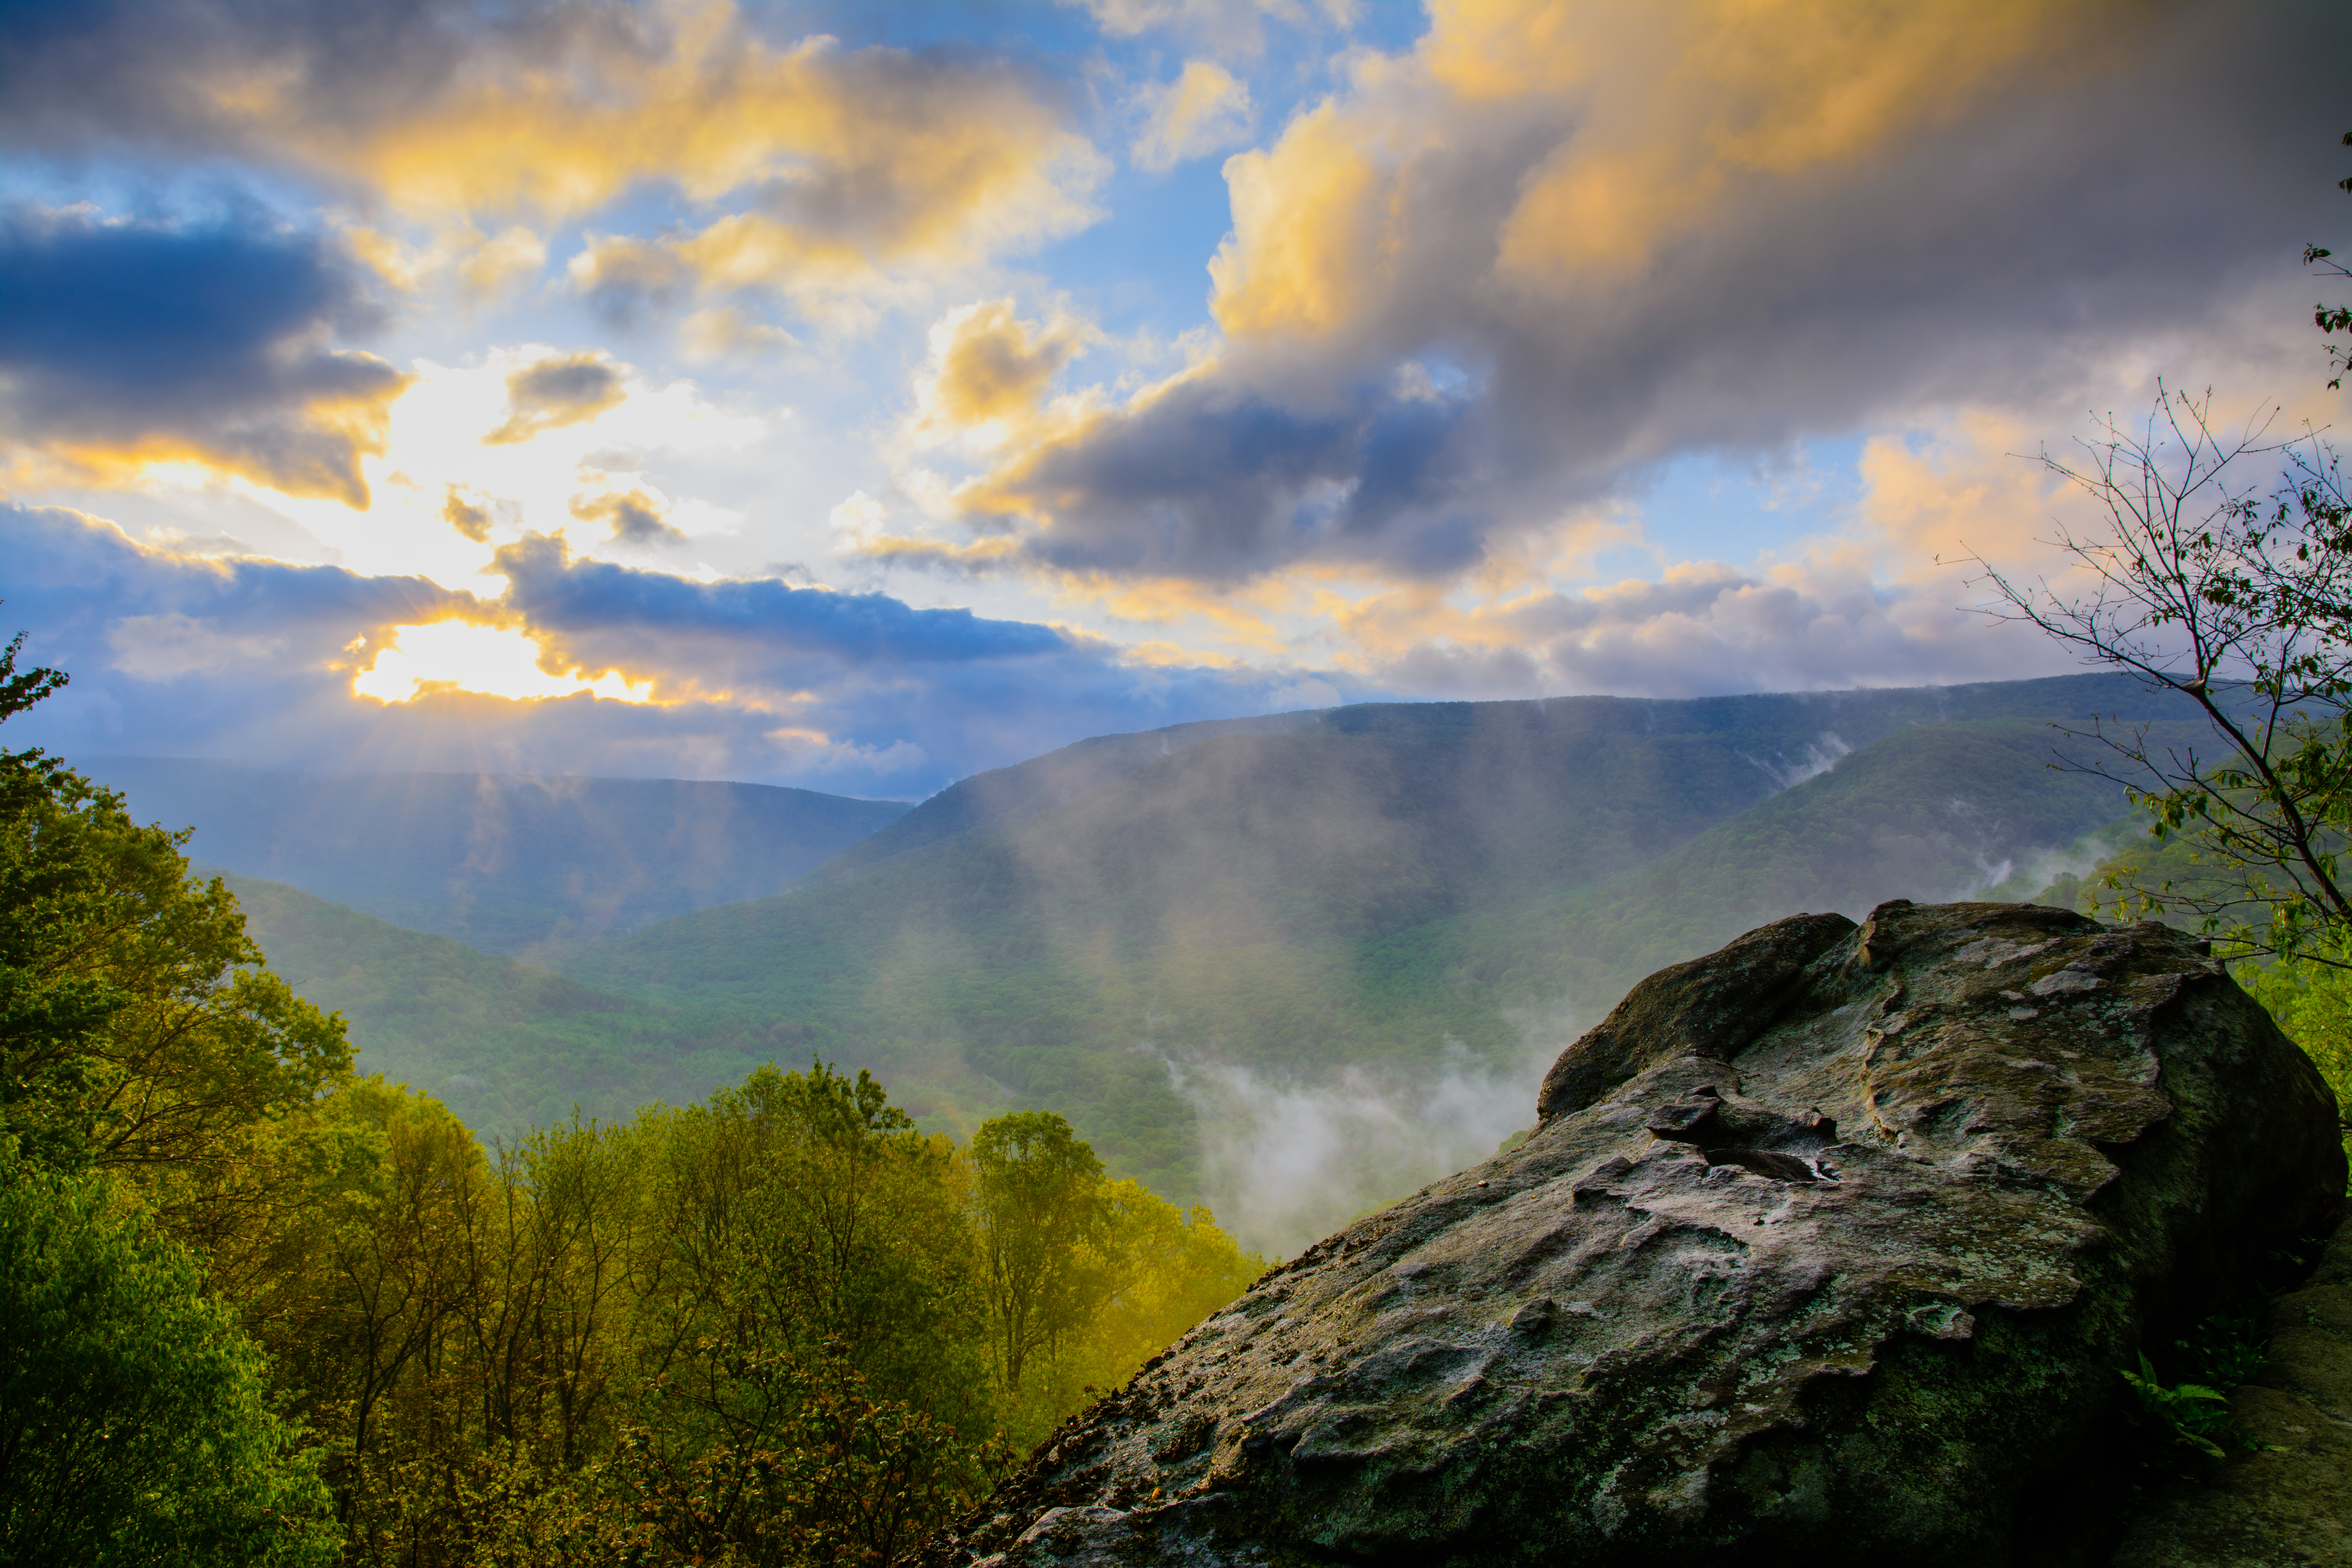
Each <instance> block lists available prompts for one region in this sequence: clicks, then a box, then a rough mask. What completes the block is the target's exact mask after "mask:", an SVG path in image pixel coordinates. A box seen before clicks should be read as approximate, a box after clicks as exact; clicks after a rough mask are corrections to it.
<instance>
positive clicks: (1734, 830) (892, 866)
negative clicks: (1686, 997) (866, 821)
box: [173, 679, 2161, 1250]
mask: <svg viewBox="0 0 2352 1568" xmlns="http://www.w3.org/2000/svg"><path fill="white" fill-rule="evenodd" d="M2160 711H2161V710H2160V709H2159V707H2158V706H2154V705H2150V704H2149V702H2148V700H2147V698H2146V697H2145V696H2144V695H2143V694H2140V693H2139V692H2138V691H2137V688H2136V687H2134V686H2132V685H2131V684H2130V683H2129V682H2126V681H2120V680H2116V679H2061V680H2051V681H2031V682H2013V683H2005V684H1995V685H1989V686H1981V687H1970V688H1953V689H1925V690H1914V691H1892V692H1846V693H1828V694H1810V695H1799V696H1781V697H1757V698H1728V699H1710V700H1703V701H1690V702H1650V701H1627V700H1615V699H1599V698H1595V699H1563V700H1552V701H1546V702H1515V703H1438V704H1413V705H1372V706H1365V707H1359V708H1351V709H1340V710H1328V711H1321V712H1313V713H1304V714H1289V715H1280V716H1276V717H1274V718H1270V719H1266V720H1262V721H1241V722H1234V723H1215V724H1202V725H1189V726H1180V727H1178V728H1176V729H1174V730H1171V731H1154V732H1150V733H1146V734H1141V735H1132V736H1114V737H1106V738H1104V739H1101V740H1098V741H1093V742H1084V743H1081V744H1080V745H1077V746H1073V747H1069V748H1066V749H1065V750H1064V751H1062V752H1055V753H1052V754H1051V755H1048V756H1045V757H1042V758H1039V759H1036V760H1035V761H1034V762H1031V763H1023V764H1021V765H1019V766H1017V767H1014V768H1009V769H1004V770H1000V771H999V772H997V773H989V774H982V775H979V776H977V777H975V778H973V779H971V780H967V781H965V782H964V783H963V784H959V785H957V786H955V787H954V788H952V789H950V790H948V791H946V792H943V793H942V794H941V795H938V796H936V797H934V798H933V799H932V800H930V801H928V802H925V803H924V804H923V805H920V806H919V807H917V808H916V809H914V810H913V811H910V812H908V813H906V814H905V815H903V816H898V818H897V819H896V820H895V821H893V822H892V823H891V824H890V825H889V826H886V827H884V828H883V829H882V830H881V831H880V832H877V833H875V834H873V835H871V836H870V837H866V838H864V839H862V840H860V841H859V842H857V843H856V844H854V845H852V846H850V847H848V848H847V849H845V850H844V851H842V852H840V853H838V854H836V855H835V857H834V858H832V859H831V860H829V861H828V862H826V863H825V864H824V865H823V866H821V867H819V868H815V869H814V872H813V873H812V874H811V875H809V876H808V877H806V878H805V879H804V880H803V882H802V883H801V884H800V886H799V887H798V888H797V889H795V890H794V891H793V892H791V893H789V894H785V895H782V896H778V897H772V898H768V899H764V900H751V901H746V902H739V903H730V904H724V905H719V906H716V907H712V908H709V909H704V910H699V911H698V912H696V913H693V914H690V915H688V916H685V917H683V918H680V919H677V920H673V921H667V922H657V923H656V924H654V925H652V926H650V927H649V928H647V929H646V930H644V931H639V932H636V933H634V934H632V935H628V936H625V937H622V938H619V939H617V940H613V941H607V942H601V943H593V944H589V945H587V946H584V947H579V948H575V949H572V950H571V951H570V952H569V953H568V955H566V954H562V953H557V952H551V954H550V961H551V963H557V964H560V966H561V970H562V973H561V974H560V975H559V974H558V973H551V972H550V970H549V969H547V968H536V969H535V968H531V967H530V966H527V965H518V964H515V963H512V962H510V961H509V960H507V959H505V958H501V957H497V956H494V955H486V954H484V953H482V952H477V951H474V950H473V949H471V948H468V947H465V946H461V945H459V944H457V943H456V942H449V941H446V940H445V939H443V938H440V937H436V936H432V935H427V934H424V933H421V932H417V931H405V930H403V929H400V928H399V927H396V926H394V925H391V924H388V923H386V922H384V921H379V920H375V919H373V918H371V917H368V916H365V915H362V914H358V913H355V912H353V911H352V910H346V909H342V908H340V907H338V906H336V905H333V904H330V903H325V902H321V901H320V900H318V899H316V898H313V897H310V896H308V895H306V894H305V893H303V892H299V891H296V890H295V889H291V888H289V887H286V886H284V885H272V884H265V883H261V882H257V881H251V880H240V881H238V882H237V883H236V887H237V888H238V889H239V891H240V894H241V896H243V897H244V898H245V900H246V901H247V904H248V906H249V907H250V909H251V910H252V914H253V921H254V929H255V931H257V934H259V935H260V936H261V937H262V939H263V941H264V942H265V944H266V945H267V946H268V950H269V951H270V952H272V954H273V957H274V959H275V960H276V962H277V963H278V965H279V966H280V968H281V969H282V970H283V971H284V972H285V973H288V974H289V977H290V978H291V979H292V980H293V981H294V982H295V984H296V985H297V987H298V989H299V991H300V993H301V994H303V995H305V996H308V997H310V999H311V1000H313V1001H315V1002H318V1003H319V1004H320V1005H325V1006H331V1007H336V1008H340V1009H341V1010H343V1012H344V1013H345V1014H346V1016H348V1018H349V1020H350V1025H351V1029H352V1038H353V1040H354V1041H355V1042H356V1043H357V1044H358V1045H359V1046H360V1047H361V1048H362V1062H363V1064H364V1065H365V1066H366V1067H368V1068H371V1069H376V1070H382V1071H384V1072H386V1073H388V1074H389V1075H390V1076H392V1077H393V1078H394V1079H395V1080H396V1081H405V1082H409V1083H412V1084H414V1085H415V1087H416V1088H418V1089H424V1090H427V1091H429V1092H432V1093H434V1094H436V1096H438V1097H440V1098H441V1099H442V1100H444V1101H445V1102H446V1103H447V1104H448V1105H450V1106H451V1107H452V1109H453V1110H456V1111H457V1113H458V1114H459V1115H460V1116H461V1117H462V1118H463V1119H464V1120H465V1121H467V1124H468V1125H469V1126H471V1127H473V1128H475V1129H476V1130H477V1131H480V1132H482V1133H484V1134H485V1135H493V1134H506V1133H511V1132H512V1131H515V1130H517V1129H519V1128H520V1127H522V1126H523V1125H525V1124H526V1123H528V1122H530V1121H540V1122H542V1123H544V1122H546V1121H550V1120H552V1119H558V1118H561V1117H562V1116H564V1115H566V1114H567V1113H568V1112H569V1110H571V1108H572V1106H574V1105H577V1106H579V1107H580V1108H581V1109H582V1110H583V1111H584V1112H586V1113H588V1114H591V1115H602V1116H625V1115H626V1114H628V1113H630V1112H631V1111H633V1110H635V1107H637V1106H639V1105H642V1104H646V1103H648V1102H651V1101H655V1100H660V1101H665V1102H667V1103H672V1104H676V1103H683V1102H688V1101H692V1100H698V1099H699V1098H701V1097H702V1096H703V1095H705V1094H707V1093H708V1092H709V1090H710V1089H713V1088H714V1087H716V1086H718V1085H720V1084H725V1083H729V1082H733V1081H736V1080H738V1079H740V1078H741V1077H742V1075H743V1074H744V1073H746V1072H748V1071H749V1070H751V1068H752V1067H753V1066H755V1065H756V1064H758V1063H759V1062H761V1061H765V1060H768V1059H771V1058H773V1059H777V1060H781V1061H786V1062H793V1061H802V1060H806V1059H809V1058H812V1057H816V1058H823V1059H825V1060H830V1061H837V1062H840V1063H842V1064H844V1065H845V1067H854V1068H870V1069H871V1070H873V1071H875V1072H876V1073H877V1075H880V1076H881V1077H883V1078H884V1079H886V1080H887V1081H888V1082H889V1083H890V1084H891V1086H892V1090H893V1094H894V1098H895V1099H896V1100H897V1101H898V1103H900V1104H902V1105H904V1106H905V1107H907V1108H908V1110H910V1111H911V1112H912V1113H913V1114H915V1115H916V1116H918V1117H919V1119H920V1120H921V1122H922V1125H924V1126H925V1127H926V1128H928V1129H935V1130H939V1131H949V1132H953V1133H956V1134H959V1135H961V1134H963V1133H967V1132H969V1131H971V1129H972V1128H973V1127H975V1126H977V1125H978V1124H979V1123H980V1122H981V1121H983V1120H985V1119H986V1118H988V1117H990V1116H992V1115H995V1114H998V1113H1000V1112H1003V1111H1005V1110H1013V1109H1020V1108H1028V1109H1052V1110H1056V1111H1058V1112H1061V1113H1063V1114H1065V1115H1067V1116H1068V1117H1070V1118H1071V1120H1072V1121H1073V1122H1074V1123H1075V1124H1076V1126H1077V1127H1078V1128H1079V1130H1080V1131H1081V1132H1082V1133H1083V1134H1084V1135H1085V1136H1086V1137H1087V1138H1088V1139H1090V1140H1091V1141H1093V1142H1095V1143H1096V1144H1097V1146H1098V1147H1099V1148H1100V1149H1101V1151H1102V1152H1103V1154H1104V1156H1105V1157H1106V1158H1107V1159H1108V1162H1109V1163H1110V1164H1111V1167H1112V1168H1113V1169H1114V1170H1115V1171H1117V1172H1118V1173H1121V1174H1124V1175H1129V1176H1133V1177H1135V1178H1137V1179H1139V1180H1141V1181H1143V1182H1145V1183H1146V1184H1149V1185H1150V1187H1151V1188H1152V1189H1153V1190H1155V1191H1158V1192H1160V1193H1162V1194H1167V1195H1169V1196H1171V1197H1172V1198H1175V1199H1177V1200H1179V1201H1186V1202H1189V1201H1192V1200H1193V1199H1195V1198H1206V1199H1210V1200H1212V1201H1213V1202H1214V1203H1216V1204H1217V1205H1219V1207H1220V1212H1230V1213H1231V1214H1232V1215H1234V1218H1235V1220H1236V1221H1237V1222H1238V1223H1239V1224H1240V1225H1241V1226H1243V1228H1244V1234H1246V1235H1248V1236H1249V1237H1251V1238H1252V1239H1253V1240H1254V1241H1255V1242H1256V1243H1257V1244H1259V1245H1262V1246H1265V1247H1271V1248H1274V1249H1276V1250H1282V1249H1286V1248H1288V1247H1296V1246H1297V1245H1300V1244H1301V1243H1302V1242H1303V1241H1304V1240H1306V1239H1309V1238H1311V1237H1312V1236H1314V1235H1318V1234H1320V1233H1321V1231H1322V1230H1323V1229H1325V1228H1328V1226H1329V1225H1330V1224H1332V1223H1336V1222H1337V1221H1338V1220H1339V1219H1341V1218H1344V1217H1345V1216H1346V1215H1348V1214H1349V1213H1352V1212H1354V1211H1355V1210H1356V1209H1358V1208H1360V1207H1362V1206H1364V1205H1366V1204H1368V1203H1372V1202H1378V1201H1384V1200H1385V1199H1386V1198H1388V1197H1391V1196H1393V1195H1395V1194H1398V1193H1400V1192H1402V1191H1405V1190H1408V1189H1409V1188H1410V1187H1412V1185H1414V1184H1417V1183H1419V1182H1420V1181H1423V1180H1425V1179H1428V1178H1429V1177H1432V1176H1433V1175H1435V1174H1438V1173H1441V1172H1443V1171H1444V1170H1447V1169H1451V1168H1454V1167H1457V1166H1458V1165H1459V1164H1460V1163H1463V1162H1464V1161H1465V1160H1467V1159H1469V1158H1472V1157H1475V1156H1476V1155H1478V1154H1480V1153H1483V1152H1486V1150H1488V1149H1491V1148H1492V1147H1493V1144H1494V1142H1495V1141H1496V1139H1497V1138H1499V1137H1501V1136H1503V1135H1504V1134H1506V1133H1507V1132H1509V1131H1513V1130H1514V1128H1515V1127H1516V1126H1517V1125H1519V1124H1520V1123H1521V1122H1522V1121H1523V1120H1524V1119H1523V1116H1522V1114H1521V1111H1520V1110H1519V1108H1520V1107H1521V1106H1522V1105H1523V1103H1524V1100H1525V1097H1526V1092H1527V1089H1528V1084H1529V1083H1531V1082H1532V1081H1533V1078H1534V1076H1535V1075H1536V1074H1537V1073H1538V1072H1539V1071H1540V1069H1541V1067H1542V1065H1543V1064H1544V1063H1546V1062H1548V1061H1549V1058H1550V1057H1551V1056H1552V1055H1553V1054H1554V1053H1556V1051H1557V1049H1558V1048H1559V1046H1560V1045H1561V1044H1563V1043H1564V1042H1565V1040H1566V1039H1567V1038H1568V1037H1570V1036H1571V1035H1572V1034H1573V1032H1574V1031H1575V1030H1576V1029H1577V1028H1578V1027H1580V1026H1581V1025H1582V1024H1584V1023H1587V1022H1590V1021H1591V1019H1592V1018H1595V1017H1597V1016H1599V1015H1600V1014H1601V1012H1602V1011H1604V1010H1605V1009H1606V1008H1607V1006H1608V1005H1610V1004H1611V1003H1612V1001H1613V1000H1614V999H1615V997H1616V996H1617V995H1618V994H1621V993H1622V990H1623V989H1624V987H1625V986H1626V985H1627V984H1631V983H1632V981H1633V980H1634V979H1637V978H1639V977H1640V976H1641V975H1642V974H1643V973H1648V972H1649V971H1650V970H1652V969H1654V968H1656V967H1657V966H1659V965H1661V964H1664V963H1671V962H1674V961H1675V960H1677V959H1680V958H1683V957H1687V956H1690V955H1691V954H1693V953H1696V952H1702V951H1705V950H1706V949H1707V948H1709V947H1711V946H1713V945H1715V944H1717V943H1718V942H1721V941H1723V940H1725V939H1726V938H1727V937H1729V936H1731V935H1734V934H1737V933H1738V931H1743V930H1746V929H1748V927H1750V926H1753V925H1755V924H1757V923H1759V922H1760V921H1766V920H1769V919H1772V918H1774V917H1776V916H1778V915H1780V914H1782V913H1786V912H1789V911H1790V910H1798V909H1824V908H1837V909H1843V910H1848V911H1850V912H1856V913H1858V912H1860V911H1861V910H1864V909H1866V908H1867V907H1868V906H1869V905H1870V904H1871V903H1873V902H1875V901H1876V900H1878V899H1880V898H1884V897H1894V896H1908V897H1916V898H1921V899H1928V898H1941V897H1949V896H1952V895H1955V894H1959V893H1965V892H1969V891H1972V890H1976V889H1983V888H1986V887H1988V886H1990V885H1992V884H1993V883H1996V882H1999V881H2000V880H2001V879H2003V878H2004V877H2009V876H2012V875H2015V874H2016V873H2017V871H2018V869H2019V868H2021V867H2023V866H2026V865H2029V864H2032V865H2035V866H2037V867H2038V866H2040V865H2042V863H2043V862H2048V863H2049V865H2050V868H2051V869H2053V870H2063V869H2066V868H2067V867H2064V866H2060V865H2059V864H2057V861H2056V859H2055V858H2056V857H2063V855H2064V854H2065V853H2066V852H2067V850H2068V848H2069V847H2071V846H2074V845H2075V844H2076V841H2077V840H2080V839H2081V838H2082V837H2083V836H2084V834H2085V833H2087V832H2090V831H2091V830H2093V829H2095V828H2096V827H2099V826H2102V825H2105V824H2106V823H2108V822H2110V821H2111V820H2113V819H2114V818H2115V817H2116V816H2118V815H2119V814H2120V813H2121V811H2122V810H2123V802H2122V799H2121V795H2120V792H2119V791H2117V790H2116V788H2115V787H2114V786H2112V785H2109V784H2105V783H2103V782H2100V781H2097V780H2095V779H2093V778H2090V777H2087V776H2085V775H2084V774H2082V773H2069V772H2065V771H2063V770H2053V769H2052V768H2051V767H2050V766H2049V765H2048V764H2049V763H2050V761H2051V760H2052V756H2053V743H2054V742H2058V741H2059V740H2060V739H2061V738H2062V737H2061V736H2060V735H2059V733H2058V732H2057V731H2053V729H2052V728H2051V727H2050V723H2049V721H2051V720H2053V719H2056V720H2064V721H2081V720H2082V719H2083V718H2084V717H2085V716H2086V715H2088V714H2090V713H2094V712H2096V713H2102V714H2106V715H2109V716H2111V717H2112V716H2115V715H2116V714H2118V713H2121V714H2124V715H2126V716H2137V717H2140V718H2156V717H2158V716H2159V713H2160ZM665 787H667V786H665ZM591 793H592V794H593V792H591ZM669 798H671V799H672V800H673V802H674V803H676V802H679V801H687V802H689V803H690V800H691V799H692V798H693V797H690V796H687V795H673V796H671V797H669ZM714 798H718V799H719V800H720V803H721V805H722V806H723V807H724V808H725V809H726V810H727V811H730V812H731V811H732V810H733V806H732V805H729V804H728V802H729V801H730V799H731V797H724V796H721V797H714ZM173 826H176V824H173ZM666 831H668V832H669V833H670V834H671V835H672V836H673V837H674V838H681V839H684V840H687V841H691V842H702V841H704V839H705V837H706V835H705V833H704V830H703V829H702V828H700V827H696V826H692V825H690V824H686V823H683V822H672V823H670V824H669V825H668V826H667V829H666ZM716 831H717V830H713V832H716ZM723 837H724V835H723V833H721V834H719V835H718V837H716V838H713V839H711V841H712V842H719V841H723ZM198 842H199V843H201V842H203V840H202V837H201V826H200V836H199V839H198ZM2076 859H2077V860H2078V861H2079V862H2080V863H2079V864H2076V865H2073V867H2072V868H2074V869H2077V870H2081V869H2087V868H2088V865H2089V860H2090V857H2089V856H2088V855H2085V854H2080V853H2078V854H2077V856H2076ZM707 863H708V858H707V857H706V858H705V860H703V861H696V860H694V859H693V858H690V857H689V858H688V860H687V861H686V862H685V865H686V866H687V868H688V870H691V868H692V867H693V866H694V865H698V864H707ZM640 864H642V865H644V866H646V867H649V868H658V867H659V866H661V865H662V864H664V862H662V861H661V860H660V858H659V857H657V856H654V855H651V854H646V855H643V856H641V858H640ZM647 874H648V875H650V874H651V873H650V872H648V873H647ZM2045 879H2046V878H2045ZM2034 885H2035V886H2039V885H2040V884H2039V882H2038V881H2037V882H2036V883H2035V884H2034ZM2026 890H2027V891H2030V890H2031V889H2026ZM653 896H654V892H653V891H648V892H646V897H647V898H651V897H653ZM663 896H667V897H673V898H676V897H685V896H688V894H687V892H686V891H685V890H682V889H671V890H670V891H669V892H668V893H667V894H664V895H663ZM471 918H472V917H471V916H470V915H468V914H467V913H466V912H465V911H464V910H463V909H460V908H456V907H455V906H453V912H450V913H449V916H448V919H449V921H465V920H468V919H471ZM445 923H446V922H445ZM1373 1146H1377V1147H1379V1148H1380V1149H1381V1151H1382V1153H1381V1156H1380V1158H1379V1159H1377V1160H1373V1159H1370V1157H1369V1156H1367V1155H1366V1154H1365V1152H1364V1151H1365V1150H1366V1149H1367V1148H1370V1147H1373Z"/></svg>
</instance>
